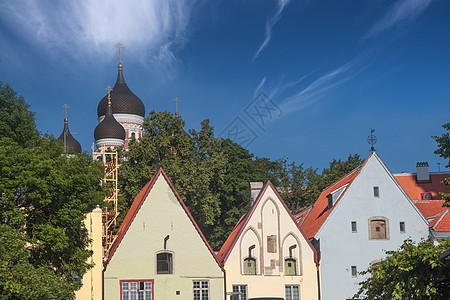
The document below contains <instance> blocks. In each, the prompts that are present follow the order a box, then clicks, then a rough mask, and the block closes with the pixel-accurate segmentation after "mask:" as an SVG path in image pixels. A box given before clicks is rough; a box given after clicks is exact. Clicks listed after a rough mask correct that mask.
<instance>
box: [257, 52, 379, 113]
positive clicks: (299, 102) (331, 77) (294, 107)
mask: <svg viewBox="0 0 450 300" xmlns="http://www.w3.org/2000/svg"><path fill="white" fill-rule="evenodd" d="M374 52H375V49H369V50H366V51H364V52H362V53H361V54H360V55H358V56H356V57H355V58H353V59H351V60H350V61H348V62H347V63H345V64H343V65H341V66H339V67H337V68H335V69H333V70H330V71H328V72H325V73H323V75H320V76H318V77H316V78H315V79H313V80H312V81H311V82H310V83H308V84H306V85H305V86H304V87H302V88H301V89H300V91H298V86H299V85H301V84H305V82H306V81H307V79H308V78H310V77H311V76H312V74H313V73H315V72H316V71H314V72H310V73H308V74H306V75H304V76H302V77H300V78H299V79H297V80H295V81H291V82H285V83H282V82H278V83H277V84H276V85H275V86H274V87H272V88H268V90H267V94H268V95H269V96H270V97H271V98H274V99H276V98H278V99H280V98H281V99H283V100H277V102H278V103H280V109H281V110H282V111H283V114H284V115H289V114H290V113H292V112H296V111H299V110H301V109H303V108H305V107H307V106H308V105H311V104H313V103H314V102H316V101H318V100H320V99H322V98H323V97H324V96H325V95H327V94H328V93H329V92H331V91H333V90H334V89H336V88H338V87H340V86H342V85H343V84H344V83H346V82H347V81H349V80H351V79H352V78H354V77H355V76H357V75H359V74H360V73H361V72H362V71H364V70H365V69H366V68H367V67H368V66H369V65H370V64H371V62H372V61H373V60H374V58H375V55H374ZM264 83H265V81H264V82H263V84H262V85H261V84H260V86H258V89H259V90H263V89H265V87H264ZM292 89H297V91H296V92H291V91H292ZM284 95H286V96H284Z"/></svg>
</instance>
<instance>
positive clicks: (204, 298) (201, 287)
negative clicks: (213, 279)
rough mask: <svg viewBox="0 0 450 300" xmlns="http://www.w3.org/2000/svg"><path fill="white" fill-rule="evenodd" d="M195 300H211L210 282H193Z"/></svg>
mask: <svg viewBox="0 0 450 300" xmlns="http://www.w3.org/2000/svg"><path fill="white" fill-rule="evenodd" d="M193 294H194V300H209V281H208V280H194V281H193Z"/></svg>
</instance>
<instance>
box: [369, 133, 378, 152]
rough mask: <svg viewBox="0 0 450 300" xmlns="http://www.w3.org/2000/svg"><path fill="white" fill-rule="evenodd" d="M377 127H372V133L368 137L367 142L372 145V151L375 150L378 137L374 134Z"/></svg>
mask: <svg viewBox="0 0 450 300" xmlns="http://www.w3.org/2000/svg"><path fill="white" fill-rule="evenodd" d="M374 132H375V129H370V135H369V136H368V137H367V142H368V143H369V144H370V145H371V147H370V151H372V152H373V151H375V147H374V146H373V145H375V144H376V143H377V137H376V136H375V135H374V134H373V133H374Z"/></svg>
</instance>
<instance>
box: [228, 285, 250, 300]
mask: <svg viewBox="0 0 450 300" xmlns="http://www.w3.org/2000/svg"><path fill="white" fill-rule="evenodd" d="M231 300H247V285H246V284H233V295H232V296H231Z"/></svg>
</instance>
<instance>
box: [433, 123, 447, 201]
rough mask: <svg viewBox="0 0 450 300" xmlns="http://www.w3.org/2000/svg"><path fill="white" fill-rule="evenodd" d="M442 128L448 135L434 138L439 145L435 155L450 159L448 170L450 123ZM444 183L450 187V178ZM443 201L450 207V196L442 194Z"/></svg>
mask: <svg viewBox="0 0 450 300" xmlns="http://www.w3.org/2000/svg"><path fill="white" fill-rule="evenodd" d="M442 127H443V128H444V129H445V130H447V132H446V133H444V134H442V136H433V137H432V138H434V139H435V140H436V142H437V144H438V149H437V150H436V151H434V153H435V154H437V155H439V156H440V157H443V158H445V159H448V164H447V165H446V167H447V168H450V136H449V131H450V123H446V124H444V125H442ZM444 183H445V184H446V185H450V177H448V178H446V179H445V180H444ZM442 199H444V200H445V203H444V206H447V207H450V194H444V193H442Z"/></svg>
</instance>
